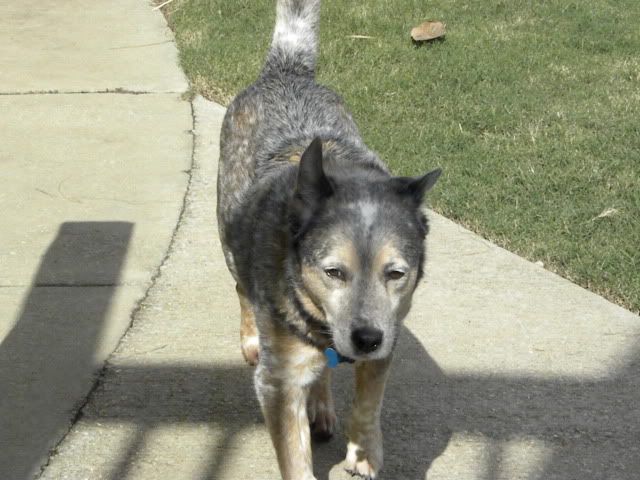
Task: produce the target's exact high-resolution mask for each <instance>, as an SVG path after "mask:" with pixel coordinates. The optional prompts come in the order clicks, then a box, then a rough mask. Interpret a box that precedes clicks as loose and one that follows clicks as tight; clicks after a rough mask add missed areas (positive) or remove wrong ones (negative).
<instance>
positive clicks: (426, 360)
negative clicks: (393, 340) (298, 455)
mask: <svg viewBox="0 0 640 480" xmlns="http://www.w3.org/2000/svg"><path fill="white" fill-rule="evenodd" d="M444 382H445V377H444V375H443V374H442V372H441V370H440V368H439V367H438V365H437V364H436V363H435V362H434V360H433V359H432V358H431V357H430V356H429V354H428V353H427V351H426V350H425V349H424V347H423V346H422V345H421V344H420V342H419V341H418V339H417V338H416V337H415V336H414V335H413V334H412V333H411V332H410V331H409V329H408V328H406V327H403V329H402V333H401V335H400V338H399V341H398V345H397V347H396V351H395V355H394V361H393V364H392V367H391V374H390V377H389V380H388V382H387V390H386V394H385V397H384V404H383V408H382V430H383V436H384V461H385V464H384V472H392V473H391V474H392V476H393V478H407V479H408V478H425V475H426V472H427V470H428V469H429V467H430V466H431V463H432V462H433V460H434V459H436V458H437V457H438V456H439V455H440V454H441V453H442V452H443V451H444V449H445V448H446V446H447V444H448V442H449V438H450V437H451V431H450V430H449V428H448V426H447V425H446V422H445V420H446V419H444V418H443V416H442V415H441V414H438V412H442V411H446V410H447V408H446V403H448V399H447V398H445V397H446V395H447V394H446V392H448V391H449V390H448V389H443V388H442V386H443V383H444ZM333 388H334V394H335V400H336V410H337V414H338V418H339V422H340V425H339V428H338V432H337V434H336V435H335V436H334V438H333V439H332V440H331V441H330V442H327V443H316V444H314V450H313V463H314V473H315V474H316V477H317V478H318V480H328V479H329V477H330V474H331V478H332V479H334V478H336V477H339V478H342V477H344V475H342V476H341V475H340V474H339V471H342V469H343V466H342V464H341V463H338V462H340V461H341V460H342V459H343V458H344V455H345V452H346V439H345V434H344V432H345V429H346V425H347V422H348V420H349V415H350V414H351V399H352V398H353V390H354V378H353V368H351V367H350V366H346V365H345V366H343V365H341V366H339V367H338V368H336V370H335V375H334V385H333ZM384 472H383V477H384ZM345 478H348V476H347V477H345Z"/></svg>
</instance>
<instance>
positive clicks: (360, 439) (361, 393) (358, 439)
mask: <svg viewBox="0 0 640 480" xmlns="http://www.w3.org/2000/svg"><path fill="white" fill-rule="evenodd" d="M390 363H391V357H389V358H386V359H383V360H372V361H368V362H358V363H356V395H355V399H354V402H353V412H352V414H351V420H350V422H349V428H348V432H347V436H348V437H349V444H348V446H347V458H346V469H347V471H348V472H349V473H351V474H353V475H359V476H360V477H363V478H365V479H374V478H376V475H377V474H378V472H379V471H380V469H381V468H382V431H381V429H380V411H381V409H382V397H383V396H384V386H385V383H386V381H387V376H388V372H389V365H390Z"/></svg>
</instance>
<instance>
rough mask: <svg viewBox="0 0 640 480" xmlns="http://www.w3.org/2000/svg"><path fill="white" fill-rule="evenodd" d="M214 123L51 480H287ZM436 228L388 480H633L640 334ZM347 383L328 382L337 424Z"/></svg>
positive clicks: (347, 377) (209, 112)
mask: <svg viewBox="0 0 640 480" xmlns="http://www.w3.org/2000/svg"><path fill="white" fill-rule="evenodd" d="M223 114H224V110H223V109H222V108H221V107H219V106H217V105H215V104H212V103H209V102H206V101H205V100H202V99H197V100H196V101H195V102H194V115H195V119H196V130H195V135H196V149H195V155H194V164H193V175H192V177H191V183H190V187H189V193H188V195H187V202H186V208H185V211H184V214H183V215H182V218H181V222H180V225H179V228H178V230H177V232H176V235H175V240H174V243H173V247H172V250H171V252H170V255H169V256H168V258H167V260H166V262H165V264H164V268H163V270H162V273H161V275H160V276H159V278H158V279H157V281H156V283H155V284H154V285H153V287H152V288H151V290H150V291H149V294H148V296H147V298H146V299H145V301H144V302H143V303H142V308H141V309H140V310H139V311H138V312H137V314H136V316H135V319H134V323H133V326H132V328H131V329H130V330H129V331H128V333H127V335H126V336H125V338H124V339H123V341H122V342H121V344H120V345H119V347H118V349H117V350H116V352H115V353H114V355H113V356H112V357H111V358H110V360H109V366H108V368H107V369H106V371H105V374H104V376H103V377H102V378H101V380H100V384H99V386H98V388H97V389H96V391H95V392H94V394H93V395H92V396H91V398H90V399H89V401H88V402H87V404H86V406H85V408H84V409H83V414H82V416H81V418H80V419H79V420H78V422H77V423H76V424H75V425H74V427H73V429H72V430H71V432H70V434H69V435H68V436H67V438H66V439H65V441H64V442H63V443H62V444H61V445H60V447H59V448H58V451H57V453H56V455H54V456H53V457H52V458H51V461H50V463H49V465H48V468H47V469H46V470H45V472H44V474H43V475H42V477H41V478H42V479H43V480H44V479H46V480H58V479H73V480H79V479H85V478H87V479H88V478H90V479H96V480H97V479H102V480H121V479H136V480H146V479H149V480H152V479H158V478H171V479H184V480H187V479H189V480H192V479H212V480H213V479H215V480H241V479H247V478H258V479H261V480H262V479H277V478H279V475H278V471H277V466H276V462H275V458H274V454H273V452H272V449H271V446H270V441H269V438H268V434H267V433H266V430H265V428H264V424H263V422H262V419H261V416H260V413H259V409H258V405H257V403H256V400H255V395H254V393H253V389H252V369H251V368H249V367H248V366H246V365H244V363H243V361H242V358H241V355H240V349H239V346H238V318H239V312H238V305H237V300H236V296H235V292H234V289H233V283H232V281H231V278H230V276H229V274H228V273H227V271H226V268H225V265H224V260H223V258H222V255H221V251H220V245H219V241H218V239H217V235H216V233H217V232H216V226H215V221H214V204H215V203H214V202H215V176H216V160H217V157H218V136H217V135H218V131H219V128H220V123H221V119H222V116H223ZM441 187H442V186H441ZM442 188H444V187H442ZM430 217H431V220H432V233H431V234H430V235H431V236H430V239H429V261H428V267H427V271H428V274H427V277H426V279H425V281H424V282H423V283H422V284H421V285H420V287H419V290H418V291H417V292H416V296H415V304H414V307H413V310H412V313H411V314H410V317H409V318H408V321H407V328H406V329H404V331H403V336H402V339H401V341H400V344H399V352H398V356H397V358H396V360H395V365H394V370H393V373H392V376H391V380H390V385H389V389H388V391H387V395H386V400H385V407H384V424H383V428H384V431H385V434H386V436H385V449H386V466H385V469H384V472H383V475H382V477H381V478H387V479H425V478H428V479H443V480H444V479H447V480H453V479H455V480H461V479H462V480H471V479H473V480H475V479H478V480H481V479H482V480H495V479H504V480H507V479H508V480H514V479H556V480H561V479H562V480H567V479H581V480H583V479H593V480H600V479H603V478H611V479H623V480H626V479H628V480H632V479H635V478H637V472H638V471H639V468H640V442H639V441H638V440H639V433H638V425H640V410H639V409H638V403H637V395H638V392H639V391H640V373H639V371H638V368H637V367H638V364H639V363H640V361H639V359H640V345H639V342H640V321H639V320H640V319H639V318H638V317H637V316H635V315H633V314H631V313H630V312H628V311H626V310H624V309H622V308H620V307H617V306H615V305H613V304H611V303H609V302H607V301H605V300H604V299H602V298H600V297H598V296H596V295H594V294H592V293H590V292H587V291H585V290H583V289H581V288H579V287H577V286H575V285H573V284H571V283H570V282H568V281H566V280H563V279H561V278H559V277H557V276H556V275H554V274H551V273H549V272H547V271H545V270H544V269H542V268H540V267H537V266H536V265H533V264H531V263H529V262H526V261H524V260H523V259H521V258H519V257H517V256H515V255H513V254H511V253H509V252H506V251H504V250H502V249H500V248H498V247H496V246H494V245H492V244H490V243H488V242H486V241H484V240H482V239H480V238H478V237H477V236H475V235H473V234H472V233H470V232H468V231H467V230H465V229H463V228H461V227H459V226H457V225H456V224H454V223H452V222H450V221H448V220H446V219H444V218H442V217H440V216H438V215H435V214H431V215H430ZM351 376H352V374H351V368H350V367H349V366H346V365H345V366H341V367H339V368H338V371H337V375H336V377H337V378H336V382H335V391H336V393H337V397H338V398H337V408H338V412H339V417H340V418H341V420H342V421H343V423H344V420H345V419H346V417H347V414H348V410H349V409H348V405H349V397H350V392H351ZM344 449H345V442H344V438H343V434H342V431H341V432H339V433H338V435H337V436H336V438H334V439H333V440H332V441H331V442H330V443H328V444H324V445H316V446H315V447H314V463H315V470H316V476H317V478H318V479H319V480H326V479H327V478H329V479H331V480H337V479H346V478H350V477H348V476H347V475H346V474H345V473H344V472H343V471H342V468H341V466H340V462H341V460H342V458H343V455H344Z"/></svg>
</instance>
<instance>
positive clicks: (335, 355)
mask: <svg viewBox="0 0 640 480" xmlns="http://www.w3.org/2000/svg"><path fill="white" fill-rule="evenodd" d="M324 358H326V359H327V367H329V368H336V367H337V366H338V365H339V364H340V363H343V362H347V363H353V362H354V360H353V359H351V358H349V357H345V356H344V355H340V352H338V351H337V350H336V349H335V348H332V347H328V348H325V350H324Z"/></svg>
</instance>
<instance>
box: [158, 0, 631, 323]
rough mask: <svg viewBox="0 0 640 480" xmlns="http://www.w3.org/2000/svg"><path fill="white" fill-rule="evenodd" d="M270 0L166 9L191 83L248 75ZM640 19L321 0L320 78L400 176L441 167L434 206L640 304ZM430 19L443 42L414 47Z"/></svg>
mask: <svg viewBox="0 0 640 480" xmlns="http://www.w3.org/2000/svg"><path fill="white" fill-rule="evenodd" d="M274 4H275V1H272V0H269V1H266V0H233V1H230V0H175V1H174V2H173V3H171V4H169V5H168V6H167V7H165V14H166V15H167V18H168V20H169V23H170V25H171V27H172V29H173V30H174V31H175V34H176V38H177V42H178V46H179V49H180V53H181V61H182V66H183V68H184V69H185V71H186V72H187V75H188V76H189V78H190V79H191V82H192V86H193V89H194V90H195V91H196V92H198V93H201V94H203V95H204V96H206V97H209V98H212V99H215V100H218V101H221V102H223V103H226V102H228V100H229V99H230V98H231V97H232V96H233V95H234V94H235V93H237V92H238V91H239V90H241V89H242V88H243V87H245V86H246V85H248V84H249V83H251V82H252V81H253V79H254V78H255V76H256V74H257V73H258V71H259V69H260V67H261V65H262V62H263V59H264V56H265V52H266V49H267V47H268V43H269V39H270V35H271V30H272V28H273V21H274ZM638 18H640V2H638V0H590V1H584V0H579V1H578V0H576V1H571V0H546V1H544V0H509V1H507V0H503V1H490V0H484V1H482V0H465V1H461V0H431V1H428V2H427V1H425V0H393V1H391V0H377V1H373V0H371V1H364V0H363V1H358V2H354V1H352V0H332V1H325V2H324V4H323V9H322V27H321V56H320V60H319V81H320V82H322V83H324V84H327V85H329V86H331V87H332V88H334V89H335V90H337V91H338V92H340V93H341V94H342V95H343V96H344V98H345V99H346V101H347V104H348V105H349V107H350V109H351V110H352V112H353V114H354V116H355V118H356V121H357V122H358V124H359V126H360V128H361V131H362V134H363V136H364V138H365V141H366V142H367V143H368V144H369V145H370V146H371V147H372V148H373V149H375V150H376V151H378V152H379V153H380V154H381V156H382V157H383V158H384V159H385V160H386V161H387V162H388V163H389V165H390V166H391V168H392V170H393V171H394V172H395V173H397V174H403V175H404V174H418V173H420V172H424V171H426V170H427V169H430V168H432V167H435V166H442V167H443V168H444V172H445V173H444V176H443V178H442V179H441V180H440V182H439V184H438V185H437V187H436V188H435V190H434V193H433V195H432V197H431V200H430V203H431V205H432V207H433V208H434V209H435V210H437V211H439V212H441V213H443V214H444V215H446V216H448V217H449V218H452V219H454V220H456V221H458V222H461V223H462V224H464V225H466V226H468V227H469V228H471V229H472V230H474V231H476V232H478V233H479V234H481V235H483V236H485V237H486V238H489V239H490V240H492V241H494V242H496V243H498V244H500V245H502V246H504V247H506V248H507V249H509V250H511V251H514V252H516V253H518V254H520V255H522V256H524V257H526V258H528V259H530V260H534V261H542V262H544V264H545V266H546V268H549V269H551V270H554V271H556V272H558V273H560V274H561V275H563V276H565V277H566V278H569V279H570V280H572V281H575V282H577V283H578V284H581V285H583V286H585V287H587V288H590V289H591V290H593V291H595V292H597V293H600V294H603V295H605V296H606V297H608V298H610V299H611V300H613V301H616V302H618V303H620V304H621V305H624V306H626V307H627V308H630V309H631V310H633V311H640V28H639V27H638ZM427 19H438V20H442V21H444V22H445V23H446V24H447V35H446V40H445V41H441V42H436V43H432V44H427V45H423V46H421V47H416V46H414V45H413V44H412V43H411V41H410V39H409V31H410V29H411V27H412V26H414V25H417V24H418V23H420V22H422V21H424V20H427ZM353 34H359V35H369V36H371V37H373V38H371V39H354V38H350V37H349V36H350V35H353ZM607 210H608V211H609V212H610V214H607V215H602V216H599V215H601V214H602V213H603V212H605V211H607Z"/></svg>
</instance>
